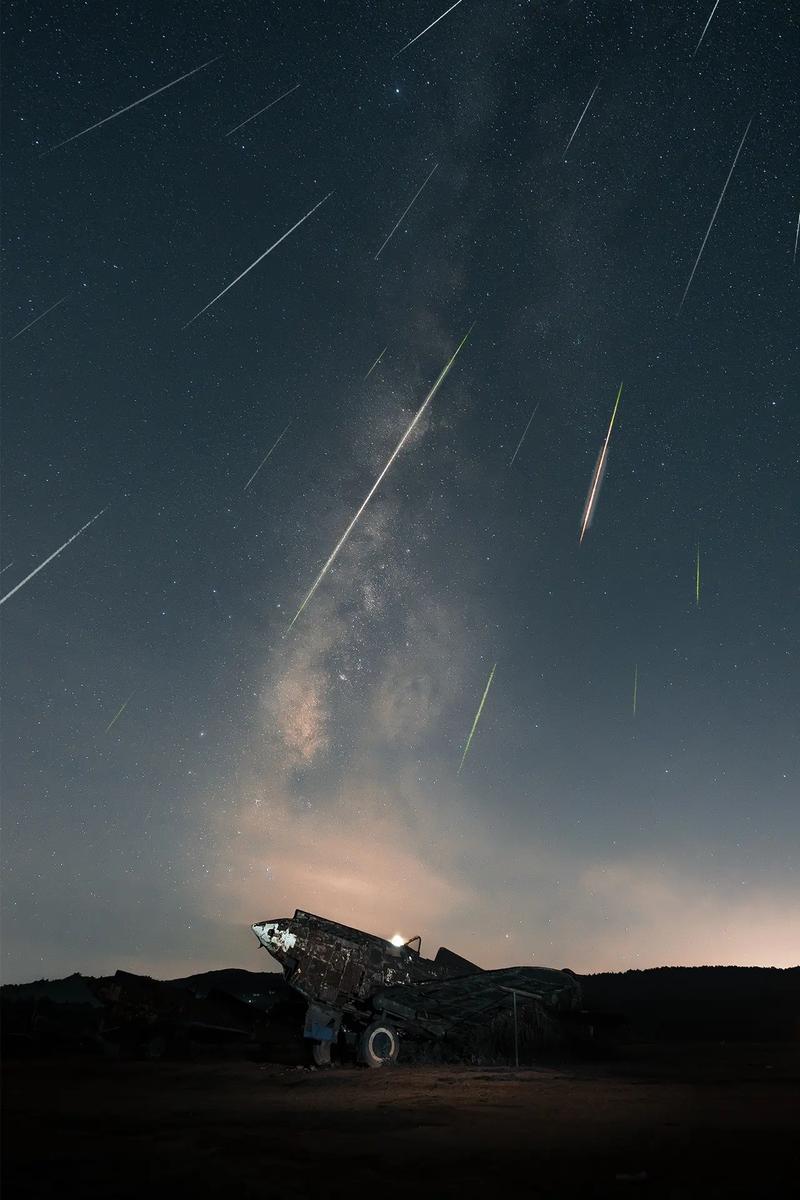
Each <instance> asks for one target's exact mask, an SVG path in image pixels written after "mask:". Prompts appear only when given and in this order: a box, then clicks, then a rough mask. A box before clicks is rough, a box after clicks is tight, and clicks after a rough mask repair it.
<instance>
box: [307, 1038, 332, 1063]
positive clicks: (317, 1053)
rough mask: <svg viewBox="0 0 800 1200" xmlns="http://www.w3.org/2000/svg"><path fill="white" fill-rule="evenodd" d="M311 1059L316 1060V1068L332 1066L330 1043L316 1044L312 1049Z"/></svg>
mask: <svg viewBox="0 0 800 1200" xmlns="http://www.w3.org/2000/svg"><path fill="white" fill-rule="evenodd" d="M311 1057H312V1058H313V1059H314V1066H315V1067H329V1066H330V1065H331V1044H330V1042H314V1044H313V1046H312V1047H311Z"/></svg>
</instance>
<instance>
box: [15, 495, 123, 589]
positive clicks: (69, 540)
mask: <svg viewBox="0 0 800 1200" xmlns="http://www.w3.org/2000/svg"><path fill="white" fill-rule="evenodd" d="M105 511H106V510H105V508H101V509H100V512H99V513H95V514H94V516H93V517H92V518H91V520H89V521H87V522H86V524H85V525H82V526H81V528H80V529H79V530H78V532H77V533H73V535H72V537H71V538H67V540H66V541H65V542H64V545H63V546H59V547H58V549H57V550H54V551H53V553H52V554H51V555H50V557H49V558H46V559H45V560H44V562H42V563H39V566H38V567H35V568H34V569H33V570H32V571H31V573H30V575H26V576H25V578H24V579H21V580H20V582H19V583H18V584H16V585H15V586H14V587H13V588H12V589H11V591H10V592H6V594H5V596H3V597H2V598H0V604H5V602H6V600H10V599H11V597H12V596H13V595H14V593H15V592H18V591H19V589H20V588H22V587H25V584H26V583H28V582H29V581H30V580H31V579H33V577H34V575H38V574H39V572H40V571H43V570H44V568H45V567H46V566H47V564H48V563H51V562H52V561H53V559H54V558H58V556H59V554H61V552H62V550H66V548H67V546H69V545H71V543H72V542H74V541H75V539H76V538H79V537H80V536H81V534H82V533H83V531H84V530H85V529H88V528H89V526H90V525H93V524H94V522H95V521H96V520H97V518H98V517H102V515H103V513H104V512H105Z"/></svg>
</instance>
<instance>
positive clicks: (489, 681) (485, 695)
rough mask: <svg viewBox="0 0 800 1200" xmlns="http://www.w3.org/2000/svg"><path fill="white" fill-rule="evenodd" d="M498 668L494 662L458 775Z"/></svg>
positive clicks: (459, 765) (462, 756)
mask: <svg viewBox="0 0 800 1200" xmlns="http://www.w3.org/2000/svg"><path fill="white" fill-rule="evenodd" d="M496 670H497V663H495V664H494V666H493V667H492V669H491V671H490V672H489V678H488V680H487V682H486V687H485V688H484V689H483V695H482V696H481V702H480V704H479V705H478V711H477V712H476V713H475V720H474V721H473V722H472V729H470V731H469V737H468V738H467V744H466V746H465V747H464V753H463V754H462V755H461V762H460V763H459V764H458V770H457V771H456V775H460V774H461V768H462V767H463V765H464V760H465V759H466V757H467V754H468V752H469V748H470V746H471V744H472V739H473V737H474V735H475V730H476V729H477V728H478V721H480V719H481V713H482V712H483V706H484V704H485V703H486V697H487V696H488V695H489V688H490V687H491V686H492V680H493V679H494V673H495V671H496Z"/></svg>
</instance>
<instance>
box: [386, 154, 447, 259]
mask: <svg viewBox="0 0 800 1200" xmlns="http://www.w3.org/2000/svg"><path fill="white" fill-rule="evenodd" d="M438 166H439V164H438V163H434V166H433V171H431V173H430V175H428V178H427V179H426V180H425V183H423V185H422V187H421V188H420V189H419V190H418V191H417V192H415V193H414V198H413V200H412V201H411V203H410V204H409V206H408V208H407V209H406V210H405V212H404V213H403V214H402V216H401V217H400V219H399V220H398V221H397V223H396V224H395V225H394V226H393V227H392V231H391V233H390V234H389V236H388V237H387V238H386V240H385V242H384V243H383V246H381V248H380V250H379V251H378V253H377V254H376V255H375V258H376V259H378V258H380V255H381V253H382V252H383V249H384V247H385V246H387V245H388V244H389V242H390V241H391V240H392V238H393V237H394V235H395V234H396V233H397V230H398V229H399V227H400V226H401V225H402V223H403V221H404V219H405V218H406V216H407V215H408V213H410V212H411V209H412V208H413V207H414V205H415V204H416V202H417V200H418V199H419V197H420V196H421V195H422V192H423V191H424V189H425V186H426V184H427V183H428V180H429V179H430V178H431V176H432V175H433V172H434V171H435V170H436V169H437V168H438Z"/></svg>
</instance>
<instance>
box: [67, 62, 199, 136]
mask: <svg viewBox="0 0 800 1200" xmlns="http://www.w3.org/2000/svg"><path fill="white" fill-rule="evenodd" d="M220 58H222V55H221V54H218V55H217V57H216V58H210V59H209V60H208V62H204V63H203V64H202V66H199V67H195V68H194V69H193V70H191V71H187V72H186V74H185V75H180V76H179V77H178V78H177V79H173V80H172V82H171V83H165V84H164V86H163V87H160V88H156V90H155V91H154V92H148V93H147V95H146V96H142V98H141V100H134V102H133V104H128V105H126V106H125V108H118V109H117V111H116V112H114V113H112V114H111V116H110V117H103V119H102V121H95V123H94V125H90V126H89V128H88V129H82V130H81V131H80V133H73V135H72V137H68V138H64V141H63V142H56V144H55V146H51V147H50V149H49V150H45V151H44V154H51V153H52V151H53V150H58V148H59V147H60V146H66V144H67V142H74V141H75V140H76V138H80V137H83V135H84V134H86V133H91V132H92V130H93V129H99V128H100V126H101V125H105V124H106V122H108V121H113V120H114V118H115V117H121V116H122V114H123V113H126V112H130V110H131V109H132V108H136V107H137V106H138V105H139V104H144V102H145V100H151V99H152V97H153V96H157V95H158V94H159V92H165V91H166V90H167V88H171V87H175V84H176V83H181V82H182V81H183V80H184V79H188V78H189V76H190V75H196V74H197V72H198V71H203V70H205V68H206V67H210V66H211V64H212V63H215V62H217V61H218V60H219V59H220Z"/></svg>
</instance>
